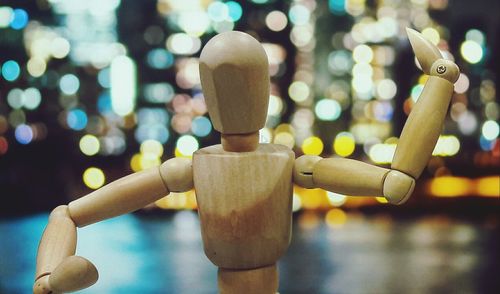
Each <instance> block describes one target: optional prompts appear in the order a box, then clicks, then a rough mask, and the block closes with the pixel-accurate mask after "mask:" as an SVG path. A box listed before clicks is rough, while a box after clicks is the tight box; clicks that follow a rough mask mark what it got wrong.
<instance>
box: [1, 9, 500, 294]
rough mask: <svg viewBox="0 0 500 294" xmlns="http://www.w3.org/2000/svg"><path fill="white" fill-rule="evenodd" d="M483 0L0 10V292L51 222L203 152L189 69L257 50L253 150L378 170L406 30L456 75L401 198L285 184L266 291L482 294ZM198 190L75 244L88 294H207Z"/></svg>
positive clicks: (492, 166) (403, 63) (490, 56)
mask: <svg viewBox="0 0 500 294" xmlns="http://www.w3.org/2000/svg"><path fill="white" fill-rule="evenodd" d="M498 11H500V2H498V1H496V0H478V1H467V0H454V1H452V0H328V1H327V0H324V1H322V0H295V1H279V0H252V1H236V0H235V1H214V0H183V1H176V0H142V1H132V0H121V1H120V0H86V1H82V0H36V1H28V0H23V1H19V0H17V1H14V0H12V1H8V0H0V199H1V200H2V204H1V205H0V293H4V292H5V293H28V292H29V291H30V288H31V283H32V279H33V272H34V258H35V254H36V246H37V244H38V240H39V238H40V236H41V233H42V230H43V227H44V226H45V225H46V222H47V215H48V212H49V211H50V210H51V209H53V208H54V207H55V206H57V205H60V204H65V203H68V202H69V201H71V200H73V199H76V198H78V197H81V196H83V195H85V194H87V193H89V192H91V191H92V190H94V189H98V188H99V187H101V186H103V185H105V184H106V183H109V182H111V181H113V180H115V179H117V178H120V177H122V176H124V175H127V174H130V173H132V172H135V171H140V170H142V169H146V168H148V167H152V166H156V165H159V164H160V163H161V162H163V161H165V160H167V159H169V158H172V157H190V156H191V155H192V153H193V152H194V151H196V150H197V149H199V148H202V147H204V146H208V145H212V144H218V143H219V141H220V139H219V137H220V135H219V134H218V133H217V132H216V131H214V130H213V128H212V125H211V123H210V120H209V117H208V114H207V110H206V106H205V103H204V98H203V94H202V92H201V88H200V80H199V73H198V58H199V54H200V51H201V48H203V46H204V44H205V43H206V42H207V41H208V40H209V39H210V38H211V37H213V36H214V35H215V34H217V33H221V32H225V31H229V30H239V31H245V32H247V33H249V34H251V35H253V36H254V37H255V38H256V39H258V40H259V41H260V42H262V43H263V46H264V48H265V50H266V53H267V55H268V58H269V64H270V68H269V70H270V73H271V96H270V103H269V109H268V119H267V122H266V127H265V128H264V129H262V130H261V134H260V138H261V141H262V142H272V143H275V144H283V145H286V146H288V147H289V148H291V149H293V150H294V151H295V153H296V154H297V156H300V155H302V154H315V155H321V156H323V157H330V156H335V157H347V158H354V159H358V160H362V161H365V162H369V163H372V164H376V165H381V166H387V165H388V164H389V163H390V162H391V160H392V156H393V154H394V150H395V146H396V144H397V141H398V136H399V134H400V132H401V130H402V127H403V125H404V122H405V120H406V118H407V116H408V114H409V113H410V111H411V109H412V106H413V104H414V103H415V102H416V101H417V100H418V96H419V94H420V93H421V91H422V89H423V86H424V84H425V82H426V76H425V75H423V74H422V72H421V71H420V70H419V68H418V64H417V63H416V61H415V58H414V55H413V53H412V51H411V48H410V46H409V42H408V40H407V37H406V33H405V28H406V27H411V28H415V29H417V30H419V31H421V32H422V33H423V34H424V36H425V37H426V38H427V39H429V40H430V41H431V42H432V43H434V44H436V45H437V46H438V47H439V48H440V50H441V51H442V53H443V55H444V56H445V57H446V58H449V59H452V60H454V61H455V62H456V63H457V64H458V65H459V67H460V69H461V71H462V73H461V75H460V78H459V80H458V81H457V83H456V84H455V93H454V96H453V99H452V103H451V106H450V109H449V115H448V116H447V119H446V122H445V126H444V129H443V131H442V135H441V137H440V138H439V141H438V143H437V145H436V148H435V150H434V152H433V157H432V159H431V160H430V162H429V164H428V166H427V168H426V169H425V170H424V173H423V174H422V177H421V179H420V180H419V182H418V185H417V187H416V191H415V193H414V195H413V197H412V198H411V199H410V201H409V202H408V203H407V204H405V205H403V206H400V207H394V206H389V205H388V204H386V203H385V202H386V201H385V199H384V198H373V197H355V196H363V195H340V194H336V193H330V192H326V191H323V190H320V189H312V190H306V189H302V188H299V187H295V189H294V195H293V209H294V212H295V213H294V225H295V227H294V237H293V240H292V245H291V247H290V250H289V252H288V254H287V256H286V257H285V258H284V259H283V261H282V262H281V264H280V270H281V279H282V280H281V287H280V291H281V292H282V293H306V292H307V293H400V292H412V293H428V292H433V293H434V292H436V293H442V292H463V293H494V292H497V291H499V290H500V286H499V282H498V279H496V278H495V276H496V275H498V273H499V269H498V265H499V261H498V259H499V257H498V248H499V244H498V243H499V242H498V238H499V237H498V221H499V214H500V211H499V208H500V206H499V204H500V202H499V197H500V195H499V194H500V192H499V190H500V177H499V174H500V172H499V170H500V169H499V168H500V141H499V139H498V136H499V132H500V128H499V124H498V118H499V116H500V106H499V102H498V99H497V93H496V89H497V84H498V83H499V82H500V80H499V76H498V75H499V73H500V60H499V59H500V58H499V57H500V55H499V54H498V52H500V20H499V18H498ZM195 210H196V200H195V194H194V191H191V192H188V193H177V194H173V195H170V196H169V197H167V198H163V199H161V200H159V201H157V202H156V203H154V204H152V205H150V206H148V207H146V208H145V209H143V210H142V211H140V212H139V213H136V214H134V215H128V216H123V217H119V218H116V219H114V220H110V221H105V222H103V223H100V224H96V225H94V226H91V227H90V228H85V229H82V230H80V231H79V232H81V235H79V237H80V244H79V247H78V249H79V251H78V253H79V254H81V255H83V256H86V257H89V258H90V259H91V260H92V261H93V262H95V263H96V265H97V267H98V269H99V270H100V271H101V277H102V279H101V280H100V281H99V282H98V284H97V285H96V286H94V287H92V288H90V289H89V290H87V291H83V292H84V293H162V292H165V293H166V292H169V293H170V292H171V293H215V292H216V282H215V273H216V269H215V267H214V266H212V265H211V264H210V263H209V262H208V260H207V259H206V258H205V257H204V256H203V252H202V246H201V240H200V234H199V224H198V220H197V217H196V211H195Z"/></svg>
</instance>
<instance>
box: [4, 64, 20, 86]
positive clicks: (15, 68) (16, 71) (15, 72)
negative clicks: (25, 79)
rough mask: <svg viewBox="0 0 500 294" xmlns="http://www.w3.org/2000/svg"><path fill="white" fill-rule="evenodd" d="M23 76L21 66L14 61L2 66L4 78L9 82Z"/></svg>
mask: <svg viewBox="0 0 500 294" xmlns="http://www.w3.org/2000/svg"><path fill="white" fill-rule="evenodd" d="M20 74H21V68H20V67H19V64H18V63H17V62H16V61H14V60H7V61H6V62H4V64H3V65H2V75H3V78H4V79H5V80H7V81H9V82H12V81H15V80H17V78H18V77H19V75H20Z"/></svg>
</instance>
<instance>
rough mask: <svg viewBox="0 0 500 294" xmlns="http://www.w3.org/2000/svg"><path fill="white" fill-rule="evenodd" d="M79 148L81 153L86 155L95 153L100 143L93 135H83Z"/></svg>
mask: <svg viewBox="0 0 500 294" xmlns="http://www.w3.org/2000/svg"><path fill="white" fill-rule="evenodd" d="M79 146H80V150H81V151H82V153H83V154H85V155H87V156H92V155H96V154H97V152H99V149H100V147H101V144H100V143H99V139H97V137H96V136H93V135H85V136H83V137H82V138H81V139H80V143H79Z"/></svg>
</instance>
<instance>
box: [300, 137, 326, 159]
mask: <svg viewBox="0 0 500 294" xmlns="http://www.w3.org/2000/svg"><path fill="white" fill-rule="evenodd" d="M302 152H304V154H307V155H320V154H321V152H323V141H321V139H320V138H318V137H309V138H307V139H305V140H304V142H303V143H302Z"/></svg>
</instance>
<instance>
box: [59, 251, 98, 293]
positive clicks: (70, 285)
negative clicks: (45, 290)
mask: <svg viewBox="0 0 500 294" xmlns="http://www.w3.org/2000/svg"><path fill="white" fill-rule="evenodd" d="M98 278H99V275H98V273H97V269H96V268H95V266H94V265H93V264H92V263H91V262H90V261H88V260H87V259H85V258H83V257H80V256H69V257H67V258H66V259H64V260H63V262H62V263H61V264H60V265H59V266H58V267H57V268H56V269H55V270H54V271H53V272H52V274H51V275H50V276H49V285H50V289H51V290H52V291H53V292H56V293H67V292H74V291H77V290H80V289H84V288H87V287H90V286H92V285H93V284H95V282H97V279H98Z"/></svg>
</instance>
